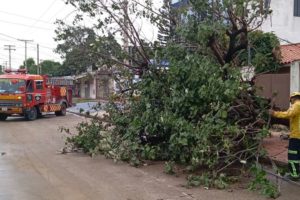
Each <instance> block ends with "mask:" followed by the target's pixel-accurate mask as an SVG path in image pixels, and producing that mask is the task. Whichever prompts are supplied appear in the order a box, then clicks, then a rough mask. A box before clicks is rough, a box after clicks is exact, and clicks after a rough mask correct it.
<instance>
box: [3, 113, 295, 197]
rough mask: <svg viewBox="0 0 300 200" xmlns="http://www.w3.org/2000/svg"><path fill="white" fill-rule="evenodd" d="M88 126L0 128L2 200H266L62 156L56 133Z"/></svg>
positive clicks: (156, 170) (70, 121)
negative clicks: (69, 128) (192, 186)
mask: <svg viewBox="0 0 300 200" xmlns="http://www.w3.org/2000/svg"><path fill="white" fill-rule="evenodd" d="M82 120H84V119H83V118H81V117H77V116H75V115H71V114H70V115H67V116H65V117H55V116H54V115H49V116H47V117H44V118H42V119H38V120H36V121H32V122H28V121H25V120H23V119H22V118H9V119H8V120H7V121H5V122H0V200H114V199H115V200H123V199H124V200H148V199H149V200H167V199H168V200H171V199H174V200H177V199H178V200H179V199H180V200H181V199H182V200H185V199H199V200H208V199H209V200H218V199H222V200H232V199H236V200H240V199H243V200H252V199H265V198H263V197H262V196H260V195H259V194H256V193H253V192H249V191H247V190H246V189H241V188H236V189H233V190H231V189H230V190H223V191H221V190H206V189H204V188H194V189H186V188H184V187H182V184H184V183H185V180H184V177H183V176H182V177H175V176H169V175H166V174H164V173H163V165H161V164H154V165H149V166H146V167H142V168H133V167H130V166H128V164H126V163H114V162H113V161H112V160H108V159H105V158H103V157H102V156H97V157H96V158H90V157H89V156H86V155H83V154H80V153H69V154H60V153H59V152H58V151H59V150H60V149H61V148H62V147H63V146H64V137H65V136H64V135H62V134H61V133H59V131H58V127H60V126H66V127H74V125H75V124H76V123H78V122H79V121H82ZM299 196H300V192H299V189H298V188H294V187H293V186H289V185H286V184H284V185H283V196H282V197H281V198H279V199H280V200H283V199H288V200H296V199H299Z"/></svg>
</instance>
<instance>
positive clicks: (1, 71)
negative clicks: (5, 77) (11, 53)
mask: <svg viewBox="0 0 300 200" xmlns="http://www.w3.org/2000/svg"><path fill="white" fill-rule="evenodd" d="M3 68H4V67H3V66H2V65H0V74H3Z"/></svg>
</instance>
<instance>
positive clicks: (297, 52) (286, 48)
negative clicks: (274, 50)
mask: <svg viewBox="0 0 300 200" xmlns="http://www.w3.org/2000/svg"><path fill="white" fill-rule="evenodd" d="M280 51H281V64H290V63H292V62H294V61H299V60H300V43H296V44H287V45H281V46H280Z"/></svg>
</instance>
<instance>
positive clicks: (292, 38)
mask: <svg viewBox="0 0 300 200" xmlns="http://www.w3.org/2000/svg"><path fill="white" fill-rule="evenodd" d="M270 8H271V10H272V14H271V15H270V16H269V17H268V18H267V19H266V20H265V22H264V23H263V25H262V30H263V31H265V32H274V33H275V34H276V35H277V36H278V37H279V38H281V39H284V40H287V41H289V42H292V43H299V42H300V34H299V33H300V17H295V16H294V0H271V4H270ZM283 43H284V42H283Z"/></svg>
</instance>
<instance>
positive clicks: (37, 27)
mask: <svg viewBox="0 0 300 200" xmlns="http://www.w3.org/2000/svg"><path fill="white" fill-rule="evenodd" d="M0 22H3V23H6V24H14V25H18V26H25V27H29V28H35V29H41V30H47V31H49V30H52V29H50V28H45V27H39V26H30V25H27V24H22V23H17V22H10V21H6V20H0Z"/></svg>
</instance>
